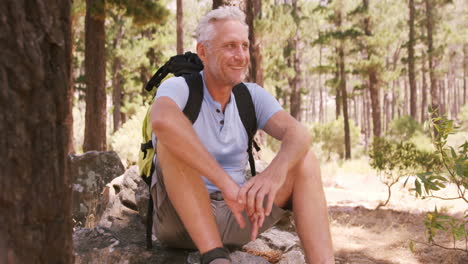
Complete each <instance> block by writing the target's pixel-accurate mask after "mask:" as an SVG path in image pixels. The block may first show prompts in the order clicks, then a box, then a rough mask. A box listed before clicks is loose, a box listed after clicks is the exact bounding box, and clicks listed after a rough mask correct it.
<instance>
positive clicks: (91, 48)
mask: <svg viewBox="0 0 468 264" xmlns="http://www.w3.org/2000/svg"><path fill="white" fill-rule="evenodd" d="M105 19H106V12H105V0H86V18H85V36H86V37H85V80H86V118H85V134H84V143H83V151H85V152H86V151H89V150H99V151H103V150H106V148H107V144H106V136H107V135H106V121H107V111H106V105H107V104H106V102H107V98H106V49H105V43H106V32H105V29H104V22H105Z"/></svg>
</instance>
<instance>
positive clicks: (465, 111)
mask: <svg viewBox="0 0 468 264" xmlns="http://www.w3.org/2000/svg"><path fill="white" fill-rule="evenodd" d="M458 119H459V120H460V126H461V128H462V129H463V130H465V131H466V130H468V104H465V105H464V106H462V108H461V109H460V112H459V113H458Z"/></svg>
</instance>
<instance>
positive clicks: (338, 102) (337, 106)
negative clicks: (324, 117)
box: [335, 48, 342, 119]
mask: <svg viewBox="0 0 468 264" xmlns="http://www.w3.org/2000/svg"><path fill="white" fill-rule="evenodd" d="M335 50H336V53H337V54H338V53H339V51H338V48H336V49H335ZM335 80H337V81H339V80H340V63H339V58H337V62H336V71H335ZM335 90H336V96H335V119H338V118H339V117H340V116H341V110H342V107H341V101H342V100H341V87H340V86H339V84H338V85H336V86H335Z"/></svg>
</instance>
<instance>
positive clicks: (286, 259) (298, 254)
mask: <svg viewBox="0 0 468 264" xmlns="http://www.w3.org/2000/svg"><path fill="white" fill-rule="evenodd" d="M305 263H306V262H305V258H304V254H303V253H302V251H300V250H299V249H294V250H291V251H289V252H287V253H285V254H283V257H281V260H280V261H279V262H278V264H305Z"/></svg>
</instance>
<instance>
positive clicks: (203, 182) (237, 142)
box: [151, 7, 333, 263]
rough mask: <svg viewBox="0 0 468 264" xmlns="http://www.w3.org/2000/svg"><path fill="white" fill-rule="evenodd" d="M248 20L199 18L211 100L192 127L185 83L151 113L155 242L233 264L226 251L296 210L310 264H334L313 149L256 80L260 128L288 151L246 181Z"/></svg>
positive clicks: (174, 81) (168, 86)
mask: <svg viewBox="0 0 468 264" xmlns="http://www.w3.org/2000/svg"><path fill="white" fill-rule="evenodd" d="M244 20H245V15H244V14H243V13H242V12H241V11H240V10H239V9H238V8H236V7H222V8H219V9H216V10H213V11H211V12H210V13H208V14H207V15H206V16H205V17H203V18H202V19H201V21H200V24H199V26H198V28H197V40H198V44H197V53H198V55H199V57H200V59H201V60H202V61H203V64H204V70H203V71H202V72H200V74H201V75H202V77H203V82H204V99H203V103H202V107H201V110H200V114H199V116H198V119H197V121H196V122H195V123H194V124H193V125H192V124H191V123H190V121H189V120H188V119H187V118H186V117H185V116H184V114H183V112H182V109H183V108H184V107H185V104H186V103H187V98H188V94H189V90H188V89H189V88H188V86H187V84H186V83H185V80H184V79H183V78H182V77H174V78H171V79H168V80H167V81H165V82H164V83H163V84H161V86H160V88H159V89H158V93H157V95H156V99H155V103H154V104H153V108H152V112H151V119H152V127H153V131H154V134H155V136H156V137H157V141H158V143H157V158H158V160H157V166H156V168H157V169H156V173H155V175H153V177H154V182H156V183H155V187H154V188H153V189H152V195H153V199H154V200H155V210H156V213H155V226H154V229H155V233H156V236H157V237H158V239H159V240H160V241H162V242H163V243H166V244H167V245H169V246H173V247H180V248H194V249H195V248H196V249H198V250H199V251H200V253H201V254H202V262H203V263H230V261H229V255H228V252H227V251H226V250H225V249H224V248H223V246H241V245H243V244H245V243H247V242H248V241H249V239H255V237H256V236H257V235H258V233H259V232H263V231H264V230H266V229H267V228H269V227H271V226H273V225H274V224H275V223H276V222H277V221H278V220H280V218H282V216H284V213H285V212H286V211H285V208H291V207H292V208H293V211H294V216H295V221H296V228H297V233H298V234H299V237H300V239H301V242H302V245H303V247H304V252H305V255H306V259H307V261H308V262H309V263H333V249H332V242H331V237H330V230H329V223H328V215H327V207H326V201H325V196H324V193H323V188H322V182H321V176H320V167H319V162H318V161H317V159H316V158H315V156H314V155H313V153H312V152H310V151H309V149H308V148H309V147H308V146H309V145H310V141H311V138H310V135H309V133H308V131H307V130H306V128H304V127H303V126H302V125H301V124H300V123H299V122H297V121H296V120H295V119H294V118H292V117H291V116H290V115H289V114H288V113H287V112H285V111H284V110H283V109H282V108H281V106H280V105H279V103H278V102H277V100H276V99H275V98H274V97H273V96H272V95H270V94H269V93H268V92H267V91H266V90H265V89H263V88H261V87H259V86H258V85H256V84H253V83H246V86H247V88H248V89H249V92H250V94H251V96H252V100H253V102H254V105H255V112H256V116H257V123H258V124H257V125H258V127H259V128H260V129H263V130H264V131H265V132H266V133H268V134H269V135H271V136H273V137H274V138H276V139H278V140H281V141H282V144H281V149H280V151H279V152H278V154H277V155H276V157H275V158H274V159H273V161H272V162H271V163H270V165H269V166H268V167H267V168H266V169H265V170H264V171H263V172H261V173H259V174H258V175H257V176H255V177H253V178H252V179H250V180H249V181H246V178H245V167H246V164H247V153H246V152H245V149H246V146H247V134H246V132H245V129H244V127H243V124H242V122H241V120H240V118H239V115H238V112H237V106H236V103H235V102H234V100H235V98H234V96H233V94H232V87H233V86H234V85H236V84H237V83H239V82H242V81H243V79H244V77H245V73H246V70H247V68H248V65H249V62H250V60H249V39H248V26H247V25H246V24H245V22H244ZM219 192H220V193H219ZM210 194H211V195H210ZM219 194H222V196H221V195H219ZM221 197H222V199H221ZM210 198H211V199H210ZM247 220H248V221H247Z"/></svg>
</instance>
